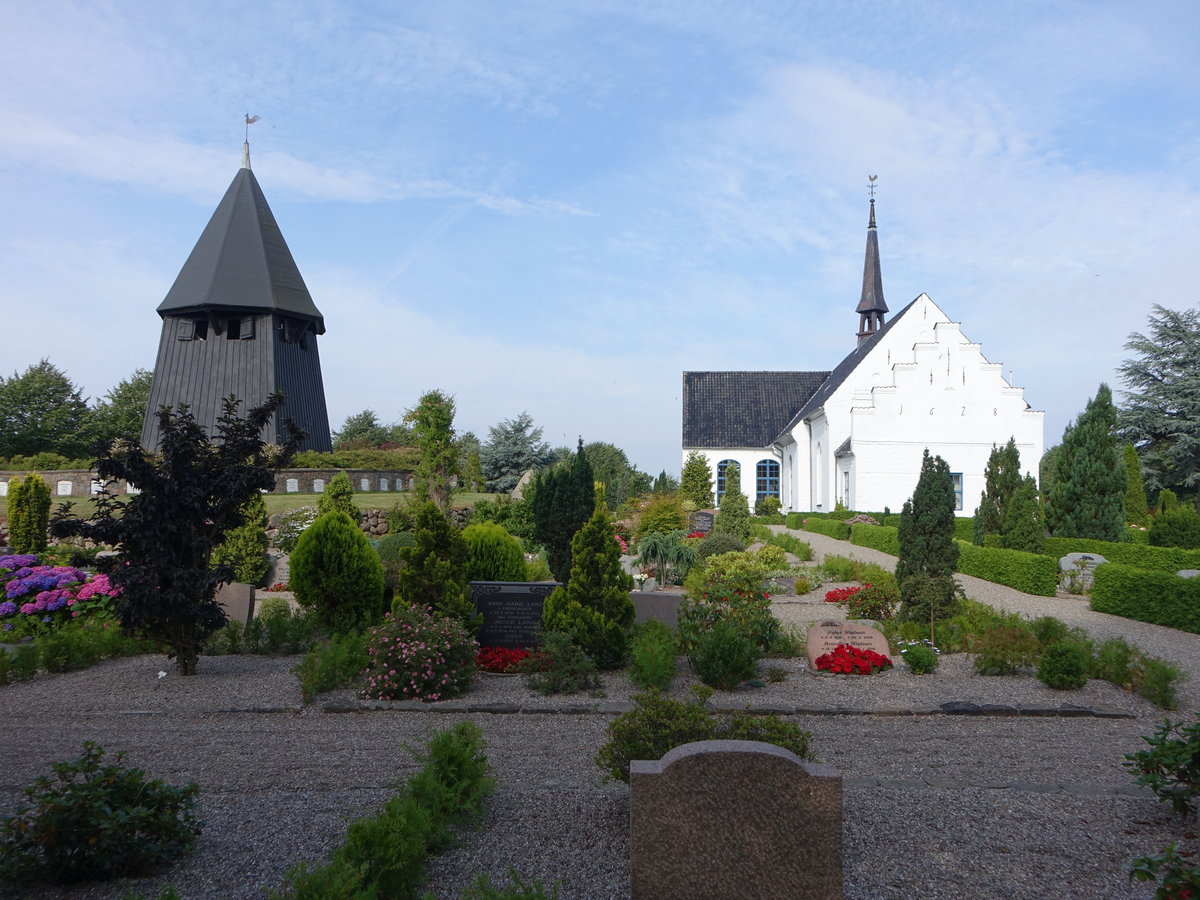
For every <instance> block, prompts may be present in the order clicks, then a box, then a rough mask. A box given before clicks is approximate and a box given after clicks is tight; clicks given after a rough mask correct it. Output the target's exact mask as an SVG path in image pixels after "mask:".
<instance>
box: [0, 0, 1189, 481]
mask: <svg viewBox="0 0 1200 900" xmlns="http://www.w3.org/2000/svg"><path fill="white" fill-rule="evenodd" d="M1198 39H1200V4H1196V3H1194V2H1163V3H1154V2H1149V3H1138V4H1133V3H1128V2H1108V3H1106V2H1089V3H1081V2H1080V3H1076V2H1002V0H1001V2H992V3H988V4H976V3H962V2H942V3H934V2H895V3H888V2H876V3H854V2H847V3H837V4H832V3H807V2H797V3H786V2H776V3H755V2H747V0H742V2H733V3H721V2H685V0H678V2H672V0H662V2H646V3H634V2H615V0H614V2H599V0H572V2H570V3H562V2H549V0H547V2H526V0H512V2H506V3H503V4H500V3H484V2H453V0H439V2H406V3H398V2H353V3H351V2H345V3H335V2H326V3H317V2H287V3H283V2H280V3H272V2H262V3H256V4H244V3H236V4H235V3H220V2H206V3H184V2H170V0H168V2H154V3H149V2H147V3H140V2H109V3H105V2H87V3H67V2H53V0H40V2H38V3H36V4H33V3H20V2H16V0H0V83H3V84H4V85H5V90H4V91H3V92H0V121H3V122H4V126H3V128H0V208H2V209H3V213H2V214H0V283H2V284H3V290H2V291H0V321H2V322H3V340H2V341H0V371H3V372H4V373H5V374H9V373H11V372H13V371H19V370H23V369H24V368H25V367H26V366H28V365H29V364H31V363H34V362H36V361H37V360H38V359H40V358H42V357H49V358H50V359H51V361H53V362H55V363H56V364H58V365H59V366H60V367H62V368H63V369H65V370H66V371H67V373H68V374H69V375H70V376H71V377H72V378H73V379H74V380H75V381H76V383H77V384H79V385H80V386H81V387H82V389H83V391H84V393H85V394H87V395H89V396H92V397H95V396H99V395H101V394H103V393H104V392H105V391H106V390H108V389H109V388H110V387H112V386H113V385H114V384H115V383H116V382H117V381H119V380H120V379H121V378H124V377H126V376H128V375H129V374H130V373H131V372H132V371H133V369H134V368H136V367H138V366H142V367H146V368H150V367H152V366H153V362H154V354H155V350H156V348H157V342H158V334H159V328H160V320H159V318H158V316H157V315H156V313H155V312H154V310H155V307H156V306H157V305H158V303H159V302H160V301H161V300H162V298H163V296H164V295H165V294H166V292H167V290H168V288H169V287H170V286H171V283H172V281H173V280H174V278H175V275H176V274H177V273H178V271H179V268H180V267H181V266H182V264H183V261H184V260H185V259H186V257H187V254H188V252H189V251H190V250H191V248H192V245H193V244H194V243H195V241H196V239H197V237H199V235H200V231H201V230H202V228H203V227H204V225H205V223H206V222H207V220H208V217H209V215H210V214H211V212H212V210H213V208H214V207H215V206H216V204H217V202H218V200H219V199H220V197H221V195H222V194H223V192H224V190H225V188H226V187H227V185H228V184H229V182H230V181H231V180H232V178H233V176H234V174H235V173H236V171H237V168H238V165H239V162H240V154H241V142H242V137H243V128H244V126H243V124H242V114H243V113H244V112H250V113H251V114H257V115H259V116H261V117H262V118H261V121H259V122H258V123H257V124H255V125H253V126H252V128H251V136H250V140H251V148H252V149H251V153H252V158H253V166H254V170H255V174H256V175H257V177H258V179H259V182H260V183H261V184H262V186H263V189H264V191H265V192H266V195H267V198H268V200H269V201H270V203H271V206H272V209H273V210H274V212H275V216H276V218H277V220H278V221H279V224H280V226H281V228H282V229H283V233H284V235H285V237H286V238H287V240H288V243H289V245H290V246H291V249H292V252H293V254H294V256H295V257H296V260H297V262H298V264H299V266H300V270H301V272H302V273H303V274H304V277H305V280H306V281H307V283H308V286H309V289H310V291H311V292H312V294H313V297H314V299H315V301H316V303H317V305H318V307H319V308H320V309H321V311H322V312H323V313H324V315H325V319H326V323H327V327H328V332H327V334H326V335H325V336H324V337H323V338H322V339H321V345H320V349H321V356H322V361H323V368H324V374H325V384H326V396H327V401H328V405H329V412H330V420H331V422H333V423H334V425H335V427H337V426H338V425H340V424H341V422H342V421H343V420H344V419H345V418H346V416H348V415H350V414H352V413H355V412H358V411H359V410H362V409H364V408H368V407H369V408H371V409H374V410H375V411H376V412H377V413H378V415H379V416H380V418H381V419H382V420H384V421H393V420H395V419H397V418H399V417H400V416H401V415H402V413H403V411H404V410H405V409H406V408H409V407H411V406H412V405H414V403H415V401H416V399H417V397H418V396H419V395H420V394H421V393H423V392H424V391H426V390H428V389H430V388H435V387H436V388H441V389H443V390H446V391H448V392H450V393H452V394H454V395H455V398H456V401H457V407H458V416H457V425H458V427H459V428H460V430H468V429H469V430H473V431H474V432H475V433H476V434H478V435H479V436H480V437H481V438H484V439H486V436H487V430H488V427H489V426H491V425H493V424H495V423H497V422H499V421H500V420H502V419H505V418H511V417H514V416H516V415H517V414H518V413H520V412H522V411H523V410H527V411H528V412H529V413H530V414H531V415H532V416H533V418H534V420H535V422H536V423H537V424H539V425H541V426H543V427H544V429H545V437H546V439H547V440H549V441H550V442H551V443H553V444H574V442H575V438H576V436H577V435H582V436H583V438H584V439H585V440H589V441H590V440H605V441H610V442H612V443H615V444H617V445H618V446H620V447H622V448H624V449H625V450H626V451H627V452H628V453H629V455H630V457H631V459H632V460H633V461H634V462H635V463H636V464H637V465H638V466H639V467H641V468H643V469H645V470H647V471H649V472H651V473H652V474H653V473H657V472H658V471H659V470H660V469H663V468H667V469H668V470H670V471H674V472H677V471H678V468H679V446H680V405H679V393H680V381H681V372H682V371H684V370H686V369H829V368H832V367H833V366H834V365H835V364H836V363H837V361H838V360H840V359H841V358H842V357H843V356H844V355H845V354H846V353H848V352H849V351H850V350H851V349H853V347H854V332H855V331H856V329H857V324H858V323H857V317H856V316H855V315H854V307H855V305H856V304H857V301H858V293H859V288H860V285H861V278H862V255H863V245H864V239H865V225H866V213H867V202H866V190H865V186H866V181H867V175H868V174H878V175H879V193H878V217H879V228H880V247H881V253H882V259H883V277H884V292H885V296H886V298H887V302H888V304H889V306H890V307H891V308H892V310H898V309H899V308H900V307H902V306H903V305H904V304H905V303H907V302H908V301H909V300H911V299H912V298H913V297H915V296H917V295H918V294H919V293H921V292H926V293H928V294H929V295H930V296H931V297H932V298H933V300H934V301H935V302H936V303H938V305H939V306H941V307H942V308H943V309H944V310H945V311H946V313H947V314H948V315H949V316H950V317H951V318H952V319H955V320H958V321H960V322H962V324H963V331H964V333H965V334H966V335H967V336H968V337H969V338H971V339H972V340H975V341H979V342H980V343H981V344H982V346H983V352H984V354H985V355H986V356H987V357H988V358H989V359H990V360H992V361H993V362H999V363H1001V364H1002V365H1003V368H1004V372H1005V374H1006V375H1007V374H1008V373H1009V372H1010V371H1011V372H1012V380H1013V382H1014V383H1015V384H1017V385H1019V386H1021V387H1024V388H1025V391H1026V399H1027V400H1028V401H1029V402H1030V403H1031V405H1032V406H1033V407H1034V408H1036V409H1044V410H1045V411H1046V443H1047V446H1050V445H1052V444H1054V443H1057V442H1058V440H1059V439H1060V438H1061V435H1062V430H1063V427H1064V426H1065V425H1066V424H1067V422H1068V421H1070V419H1071V418H1073V417H1074V416H1075V415H1077V414H1078V412H1079V411H1080V410H1081V409H1082V408H1083V406H1084V404H1085V403H1086V401H1087V399H1088V398H1089V397H1090V396H1091V395H1092V394H1094V392H1095V390H1096V387H1097V385H1098V384H1099V383H1100V382H1101V381H1108V382H1109V383H1110V384H1112V385H1113V387H1114V388H1119V387H1120V384H1119V381H1118V380H1117V378H1116V375H1115V369H1116V367H1117V366H1119V364H1120V362H1121V360H1122V359H1123V358H1124V357H1125V351H1124V349H1123V345H1124V343H1125V341H1126V339H1127V338H1128V335H1129V333H1130V332H1132V331H1138V330H1143V329H1144V328H1145V326H1146V321H1147V315H1148V314H1149V312H1150V309H1151V306H1152V304H1154V303H1159V304H1162V305H1164V306H1167V307H1171V308H1175V309H1183V308H1187V307H1191V306H1194V305H1195V304H1196V302H1197V297H1196V295H1195V293H1194V285H1195V280H1196V279H1195V275H1194V272H1193V269H1194V268H1195V259H1196V257H1197V255H1198V252H1197V246H1198V243H1200V242H1198V240H1197V238H1198V237H1200V234H1198V232H1200V229H1198V227H1197V225H1198V223H1197V202H1196V201H1197V196H1198V194H1200V113H1198V110H1200V103H1198V100H1200V97H1198V93H1200V87H1198V85H1200V62H1198V61H1197V54H1196V52H1195V47H1196V44H1197V40H1198Z"/></svg>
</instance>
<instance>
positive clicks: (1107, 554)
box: [1045, 537, 1200, 574]
mask: <svg viewBox="0 0 1200 900" xmlns="http://www.w3.org/2000/svg"><path fill="white" fill-rule="evenodd" d="M1045 552H1046V555H1047V556H1051V557H1053V558H1054V559H1062V558H1063V557H1064V556H1066V555H1067V554H1068V553H1095V554H1096V555H1097V556H1103V557H1104V558H1105V559H1106V560H1108V561H1109V562H1111V563H1119V564H1120V565H1123V566H1132V567H1133V568H1135V569H1148V570H1150V571H1154V572H1169V573H1171V574H1174V573H1176V572H1178V571H1179V570H1180V569H1200V550H1182V549H1180V548H1179V547H1152V546H1151V545H1149V544H1142V543H1116V542H1114V541H1095V540H1092V539H1090V538H1056V537H1052V538H1046V551H1045Z"/></svg>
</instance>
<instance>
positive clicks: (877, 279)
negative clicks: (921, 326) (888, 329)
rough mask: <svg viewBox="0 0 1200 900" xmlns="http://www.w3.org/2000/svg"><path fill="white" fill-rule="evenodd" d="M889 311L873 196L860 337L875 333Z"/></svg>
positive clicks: (859, 311) (856, 310)
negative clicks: (884, 291)
mask: <svg viewBox="0 0 1200 900" xmlns="http://www.w3.org/2000/svg"><path fill="white" fill-rule="evenodd" d="M887 311H888V308H887V304H886V303H885V302H884V301H883V272H882V270H881V269H880V267H879V234H878V232H877V231H876V230H875V198H874V197H872V198H871V218H870V221H869V222H868V224H867V252H866V257H865V259H864V260H863V284H862V297H860V298H859V301H858V307H857V309H855V312H856V313H858V317H859V329H858V338H859V341H860V342H861V341H862V340H863V339H864V338H866V337H869V336H870V335H872V334H874V333H875V332H876V331H877V330H878V329H879V328H880V326H882V325H883V321H884V319H883V314H884V313H886V312H887Z"/></svg>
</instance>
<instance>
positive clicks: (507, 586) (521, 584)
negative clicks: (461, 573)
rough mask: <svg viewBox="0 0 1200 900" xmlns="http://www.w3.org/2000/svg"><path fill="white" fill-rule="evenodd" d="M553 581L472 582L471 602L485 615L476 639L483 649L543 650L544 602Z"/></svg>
mask: <svg viewBox="0 0 1200 900" xmlns="http://www.w3.org/2000/svg"><path fill="white" fill-rule="evenodd" d="M556 587H558V584H557V583H556V582H552V581H545V582H525V581H472V582H471V602H472V603H474V604H475V611H476V612H478V613H479V614H480V615H482V616H483V625H482V626H481V627H480V629H479V634H478V635H477V637H476V639H477V640H478V641H479V645H480V646H481V647H509V648H512V649H517V648H520V647H540V646H541V645H542V636H541V630H542V603H543V601H545V599H546V598H547V597H548V596H550V593H551V591H553V590H554V589H555V588H556Z"/></svg>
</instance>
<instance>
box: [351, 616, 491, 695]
mask: <svg viewBox="0 0 1200 900" xmlns="http://www.w3.org/2000/svg"><path fill="white" fill-rule="evenodd" d="M478 650H479V644H478V643H476V641H475V640H474V639H473V638H472V637H471V635H470V633H469V632H468V631H467V630H466V628H464V627H463V625H462V623H461V622H459V621H458V620H457V619H452V618H445V619H439V618H435V617H434V616H433V615H431V614H430V613H429V612H428V611H427V610H426V609H425V608H424V607H415V606H414V607H410V608H408V609H399V610H397V611H395V612H392V613H388V615H387V616H386V617H385V618H384V621H383V624H381V625H378V626H376V627H375V628H372V629H371V630H370V631H369V632H368V633H367V657H368V662H367V668H366V670H365V671H364V673H363V688H362V691H361V693H362V696H363V697H364V698H366V699H370V700H423V701H425V702H433V701H436V700H449V699H451V698H452V697H458V696H461V695H462V694H464V693H466V691H467V688H469V687H470V686H471V679H472V678H473V677H474V675H475V654H476V653H477V652H478Z"/></svg>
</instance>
